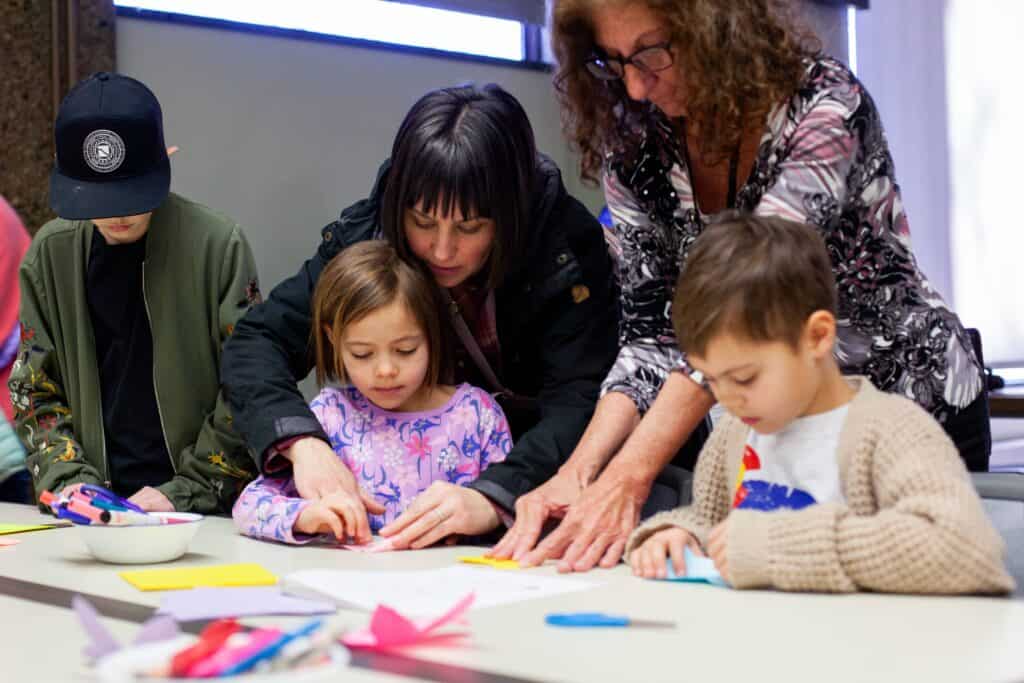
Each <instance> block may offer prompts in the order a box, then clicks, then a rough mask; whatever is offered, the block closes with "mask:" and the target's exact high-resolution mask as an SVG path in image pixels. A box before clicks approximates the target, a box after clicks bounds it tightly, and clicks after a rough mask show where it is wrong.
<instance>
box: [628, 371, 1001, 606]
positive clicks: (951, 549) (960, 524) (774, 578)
mask: <svg viewBox="0 0 1024 683" xmlns="http://www.w3.org/2000/svg"><path fill="white" fill-rule="evenodd" d="M847 379H848V381H849V382H850V383H851V386H852V387H853V388H854V389H855V390H856V394H855V395H854V398H853V400H852V401H851V402H850V409H849V412H848V413H847V417H846V422H845V423H844V425H843V428H842V431H841V433H840V437H839V445H838V449H837V455H836V457H837V459H838V461H839V477H840V486H841V488H842V492H843V496H844V497H845V498H846V503H845V504H837V503H823V504H820V505H812V506H810V507H807V508H804V509H802V510H782V511H774V512H763V511H756V510H732V509H731V508H732V498H733V493H734V488H735V484H736V481H737V478H738V476H739V467H740V461H741V459H742V457H743V450H744V446H745V445H746V441H747V435H748V432H749V429H750V428H749V427H747V426H746V425H744V424H743V423H742V422H740V421H739V420H737V419H736V418H734V417H732V416H731V415H730V416H727V417H725V418H724V419H722V420H721V421H720V422H719V424H718V425H717V426H716V427H715V430H714V432H713V433H712V435H711V438H710V439H709V440H708V442H707V443H706V444H705V445H704V449H703V450H702V451H701V454H700V458H699V460H698V461H697V469H696V472H695V474H694V487H693V488H694V491H693V494H694V499H693V504H692V505H689V506H687V507H682V508H677V509H675V510H671V511H668V512H662V513H660V514H657V515H655V516H653V517H651V518H650V519H649V520H647V521H646V522H645V523H644V524H642V525H641V526H640V527H639V528H637V529H636V531H634V532H633V534H632V536H631V537H630V539H629V544H628V545H627V547H626V556H627V558H628V557H629V553H630V552H631V551H632V550H633V549H635V548H636V547H637V546H638V545H639V544H640V543H642V542H643V541H644V540H645V539H646V538H647V537H648V536H650V535H651V534H653V533H654V532H656V531H658V530H660V529H664V528H665V527H670V526H678V527H682V528H683V529H686V530H687V531H689V532H690V533H692V534H693V535H694V536H696V538H697V539H698V540H699V541H700V542H701V544H702V545H706V543H707V538H708V534H709V532H710V531H711V529H712V528H713V527H714V526H715V525H716V524H718V523H719V522H721V521H722V520H724V519H725V518H726V517H727V516H728V517H729V520H730V521H729V526H728V536H727V538H726V544H727V545H726V548H727V550H726V552H727V555H728V567H729V574H730V578H731V581H732V584H733V586H735V587H736V588H763V587H770V588H778V589H781V590H789V591H823V592H836V593H840V592H850V591H857V590H870V591H885V592H893V593H1005V592H1009V591H1012V590H1013V589H1014V581H1013V579H1012V578H1011V577H1010V575H1009V574H1007V572H1006V569H1005V567H1004V554H1005V547H1004V545H1003V541H1002V538H1000V536H999V534H998V533H997V532H996V530H995V529H994V528H993V527H992V524H991V522H990V521H989V519H988V517H987V516H986V514H985V510H984V508H983V506H982V504H981V500H980V499H979V498H978V494H977V493H976V492H975V490H974V487H973V485H972V484H971V480H970V477H969V475H968V474H967V470H966V468H965V467H964V465H963V462H962V461H961V459H960V457H959V454H958V453H957V450H956V447H955V446H954V445H953V442H952V441H951V440H950V439H949V437H948V436H947V435H946V433H945V432H944V431H943V430H942V427H941V426H940V425H939V424H938V422H936V421H935V420H934V419H933V418H932V417H931V415H929V414H928V413H927V412H925V411H924V409H922V408H921V407H920V406H918V405H917V404H916V403H914V402H912V401H910V400H908V399H906V398H903V397H901V396H896V395H893V394H887V393H883V392H880V391H878V390H877V389H875V388H874V387H873V386H872V385H871V383H870V382H869V381H868V380H867V379H866V378H864V377H848V378H847ZM822 455H823V457H824V456H826V455H827V454H825V453H823V454H822Z"/></svg>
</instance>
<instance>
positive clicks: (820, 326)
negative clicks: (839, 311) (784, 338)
mask: <svg viewBox="0 0 1024 683" xmlns="http://www.w3.org/2000/svg"><path fill="white" fill-rule="evenodd" d="M804 339H805V341H806V343H807V346H808V348H809V349H810V351H811V353H812V354H813V355H814V356H815V357H816V358H824V357H826V356H831V355H832V349H833V347H834V346H835V344H836V318H835V316H834V315H832V314H831V313H829V312H828V311H815V312H814V313H811V315H810V316H808V318H807V322H806V323H804Z"/></svg>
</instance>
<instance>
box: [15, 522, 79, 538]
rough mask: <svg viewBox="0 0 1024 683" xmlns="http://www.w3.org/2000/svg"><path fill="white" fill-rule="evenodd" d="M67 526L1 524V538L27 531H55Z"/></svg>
mask: <svg viewBox="0 0 1024 683" xmlns="http://www.w3.org/2000/svg"><path fill="white" fill-rule="evenodd" d="M59 526H67V524H0V536H4V535H6V534H20V533H24V532H26V531H42V530H43V529H55V528H56V527H59Z"/></svg>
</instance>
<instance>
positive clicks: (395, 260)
mask: <svg viewBox="0 0 1024 683" xmlns="http://www.w3.org/2000/svg"><path fill="white" fill-rule="evenodd" d="M396 300H398V301H401V302H402V303H403V304H405V305H406V306H408V308H409V311H410V312H411V313H412V316H413V318H415V319H416V322H417V323H418V324H419V326H420V327H421V328H422V330H423V334H424V336H425V337H426V341H427V345H428V346H429V348H430V362H429V365H428V366H427V377H426V382H427V383H428V384H429V385H431V386H433V385H436V384H437V383H438V381H439V378H440V377H442V376H443V373H445V372H446V370H447V368H446V367H445V366H444V359H445V354H444V339H443V331H442V328H441V321H440V316H439V309H440V298H439V296H438V292H437V284H436V282H435V281H434V279H433V278H432V277H429V276H427V275H426V274H424V273H423V271H421V270H420V269H419V268H417V267H415V266H413V265H410V264H409V263H406V262H405V261H403V260H402V259H401V258H400V257H399V256H398V252H397V251H395V248H394V247H392V246H391V245H390V244H388V243H387V242H385V241H383V240H368V241H365V242H357V243H356V244H353V245H352V246H350V247H348V248H347V249H344V250H343V251H342V252H341V253H339V254H338V255H337V256H335V257H334V258H333V259H331V260H330V261H329V262H328V263H327V265H326V266H325V267H324V269H323V271H322V272H321V273H320V277H319V278H318V279H317V283H316V288H315V289H314V290H313V301H312V305H311V308H312V313H313V324H312V325H311V327H310V336H311V337H312V339H311V345H312V347H313V353H314V358H315V361H316V379H317V382H318V383H319V384H320V385H321V386H322V385H323V384H324V383H325V382H326V381H327V380H337V381H339V382H345V381H347V377H346V374H345V366H344V364H343V363H342V362H341V354H339V353H338V350H337V349H336V348H335V346H334V340H335V339H338V338H340V337H341V335H342V334H343V333H344V330H345V328H346V327H347V326H349V325H351V324H352V323H354V322H357V321H359V320H361V319H362V318H364V317H366V316H367V315H369V314H370V313H372V312H373V311H375V310H377V309H379V308H383V307H384V306H388V305H390V304H391V303H392V302H394V301H396ZM325 328H326V329H325ZM328 329H329V330H330V333H328V332H327V330H328Z"/></svg>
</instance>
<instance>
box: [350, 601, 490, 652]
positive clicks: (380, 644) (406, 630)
mask: <svg viewBox="0 0 1024 683" xmlns="http://www.w3.org/2000/svg"><path fill="white" fill-rule="evenodd" d="M475 597H476V596H475V594H473V593H470V594H468V595H467V596H466V597H464V598H462V599H461V600H459V601H458V602H457V603H456V604H455V606H454V607H452V608H451V609H450V610H448V611H447V612H445V613H444V614H442V615H441V616H439V617H437V618H435V619H417V620H415V621H413V620H412V619H408V618H407V617H403V616H402V615H401V614H399V613H398V612H396V611H395V610H393V609H391V608H390V607H388V606H386V605H378V606H377V609H376V610H374V612H373V617H371V619H370V627H369V628H366V629H361V630H358V631H350V632H349V633H346V634H345V635H344V636H343V637H342V638H341V642H342V643H344V644H345V646H346V647H350V648H353V649H362V650H390V649H394V648H400V647H409V646H411V645H447V644H449V643H453V642H455V641H457V640H459V639H461V638H465V637H466V636H467V635H469V634H468V633H465V632H456V633H435V631H437V629H439V628H441V627H442V626H444V625H445V624H449V623H452V622H455V621H456V620H458V619H459V618H460V617H462V615H463V614H465V613H466V610H468V609H469V608H470V606H471V605H472V604H473V600H474V599H475Z"/></svg>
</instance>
